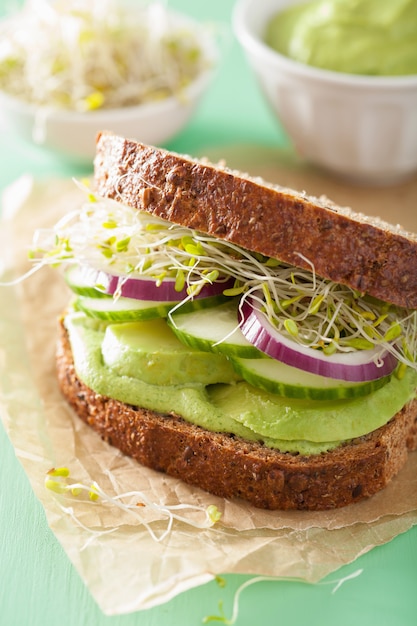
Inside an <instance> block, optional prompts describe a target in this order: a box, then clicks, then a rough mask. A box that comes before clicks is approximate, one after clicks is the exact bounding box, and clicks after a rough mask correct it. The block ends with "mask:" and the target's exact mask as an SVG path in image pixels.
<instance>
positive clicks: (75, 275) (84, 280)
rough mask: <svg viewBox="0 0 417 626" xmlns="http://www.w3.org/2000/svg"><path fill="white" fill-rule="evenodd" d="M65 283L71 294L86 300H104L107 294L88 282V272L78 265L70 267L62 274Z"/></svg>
mask: <svg viewBox="0 0 417 626" xmlns="http://www.w3.org/2000/svg"><path fill="white" fill-rule="evenodd" d="M64 278H65V282H66V283H67V285H68V287H69V288H70V289H71V291H72V292H73V293H75V294H76V295H78V296H85V297H88V298H106V297H107V294H105V293H103V292H102V291H100V290H99V289H97V287H96V285H95V284H94V282H92V281H91V280H89V276H88V272H86V271H85V270H82V269H81V267H80V266H79V265H72V266H71V267H69V268H68V269H67V271H66V272H65V274H64Z"/></svg>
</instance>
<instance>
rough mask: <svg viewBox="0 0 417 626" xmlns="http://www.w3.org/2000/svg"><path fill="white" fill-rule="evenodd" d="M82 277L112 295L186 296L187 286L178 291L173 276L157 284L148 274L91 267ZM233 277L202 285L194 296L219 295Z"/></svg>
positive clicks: (140, 297)
mask: <svg viewBox="0 0 417 626" xmlns="http://www.w3.org/2000/svg"><path fill="white" fill-rule="evenodd" d="M82 273H83V278H84V279H85V280H86V281H88V282H91V284H92V285H99V286H100V291H103V293H106V294H108V295H110V296H113V295H114V294H115V293H117V294H119V295H121V296H123V297H124V298H134V299H135V300H154V301H158V302H180V301H181V300H184V298H187V297H188V294H187V287H184V288H183V289H181V290H180V291H177V290H176V289H175V278H164V279H163V281H162V282H161V284H160V285H159V286H158V285H157V284H156V282H155V279H154V278H151V277H150V276H148V277H146V276H144V277H142V278H137V277H127V276H120V275H116V274H111V273H109V272H107V271H104V270H97V269H95V268H92V267H87V266H84V267H83V268H82ZM233 284H234V281H233V279H230V280H226V281H224V282H213V283H209V282H207V283H206V284H204V285H203V287H202V288H201V290H200V291H199V292H198V293H197V294H196V295H195V296H193V297H194V298H207V297H210V296H217V295H221V294H222V293H223V291H224V290H225V289H227V288H228V287H232V286H233Z"/></svg>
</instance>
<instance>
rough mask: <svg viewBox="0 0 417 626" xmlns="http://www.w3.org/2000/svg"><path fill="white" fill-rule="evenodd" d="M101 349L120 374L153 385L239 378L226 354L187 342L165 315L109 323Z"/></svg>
mask: <svg viewBox="0 0 417 626" xmlns="http://www.w3.org/2000/svg"><path fill="white" fill-rule="evenodd" d="M101 351H102V355H103V361H104V363H105V365H107V366H108V367H110V368H111V369H112V370H113V371H114V372H115V373H116V374H117V375H119V376H130V377H132V378H138V379H140V380H142V381H144V382H146V383H148V384H151V385H183V386H190V385H195V384H199V385H204V386H206V385H211V384H216V383H233V382H236V381H237V380H238V379H239V377H238V375H237V374H236V372H235V370H234V368H233V366H232V364H231V363H230V361H229V360H228V359H227V358H226V357H224V356H222V355H221V354H214V353H213V352H202V351H200V350H193V349H192V348H189V347H188V346H185V345H184V344H183V343H181V341H180V340H179V339H177V337H176V336H175V335H174V333H173V332H172V331H171V329H170V328H169V327H168V325H167V324H166V321H165V320H164V319H154V320H148V321H139V322H127V323H124V324H111V325H109V326H108V327H107V328H106V331H105V334H104V339H103V342H102V346H101Z"/></svg>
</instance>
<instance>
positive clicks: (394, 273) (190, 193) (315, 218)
mask: <svg viewBox="0 0 417 626" xmlns="http://www.w3.org/2000/svg"><path fill="white" fill-rule="evenodd" d="M94 168H95V172H94V184H95V189H96V191H97V193H98V194H99V195H100V196H102V197H107V198H112V199H115V200H118V201H120V202H122V203H124V204H127V205H129V206H131V207H133V208H137V209H140V210H144V211H147V212H149V213H152V214H154V215H157V216H158V217H161V218H164V219H166V220H168V221H171V222H174V223H176V224H180V225H182V226H186V227H188V228H191V229H194V230H197V231H200V232H203V233H206V234H209V235H213V236H215V237H218V238H220V239H225V240H228V241H231V242H233V243H235V244H237V245H240V246H242V247H244V248H246V249H248V250H251V251H254V252H260V253H262V254H264V255H266V256H271V257H274V258H277V259H279V260H281V261H283V262H285V263H288V264H291V265H295V266H297V267H301V268H304V269H312V267H314V271H315V272H316V273H317V275H319V276H321V277H323V278H327V279H330V280H333V281H334V282H337V283H341V284H344V285H348V286H349V287H351V288H352V289H355V290H358V291H359V292H361V293H368V294H370V295H372V296H374V297H376V298H379V299H380V300H384V301H385V302H389V303H391V304H395V305H397V306H400V307H405V308H410V309H417V237H416V236H414V235H412V234H410V233H406V232H404V231H403V230H401V229H400V228H399V227H397V226H394V225H391V224H388V223H386V222H383V221H381V220H378V219H375V218H369V217H367V216H364V215H362V214H358V213H354V212H353V211H352V210H350V209H348V208H342V207H338V206H337V205H335V204H333V203H332V202H330V201H328V200H326V199H322V198H320V199H317V198H313V197H310V196H307V195H305V194H300V193H297V192H295V191H293V190H290V189H285V188H283V187H279V186H277V185H272V184H268V183H265V182H264V181H263V180H261V179H255V178H251V177H250V176H248V175H246V174H242V173H239V172H236V171H232V170H230V169H228V168H226V167H223V166H221V165H213V164H210V163H208V162H205V161H203V160H196V159H192V158H190V157H187V156H181V155H179V154H175V153H172V152H168V151H166V150H163V149H160V148H155V147H151V146H146V145H144V144H141V143H138V142H136V141H133V140H129V139H125V138H123V137H119V136H117V135H114V134H112V133H109V132H102V133H100V134H99V135H98V137H97V148H96V158H95V162H94Z"/></svg>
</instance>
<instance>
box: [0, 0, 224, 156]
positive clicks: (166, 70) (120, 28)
mask: <svg viewBox="0 0 417 626" xmlns="http://www.w3.org/2000/svg"><path fill="white" fill-rule="evenodd" d="M217 53H218V48H217V44H216V36H215V33H214V32H213V31H212V29H210V28H209V26H208V25H203V24H200V23H198V22H196V21H194V20H192V19H191V18H188V17H186V16H184V15H181V14H178V13H174V12H172V11H170V10H168V9H166V8H165V6H164V5H163V4H162V3H160V2H147V3H143V2H135V3H133V2H131V3H128V2H120V1H117V0H28V1H27V3H26V4H25V5H24V6H23V8H22V10H21V11H20V12H19V13H17V14H14V15H12V16H10V17H8V18H7V19H5V20H3V21H2V22H1V23H0V116H1V117H2V118H3V120H2V121H3V123H4V124H5V125H7V127H8V128H13V129H15V131H16V132H17V133H18V134H19V135H20V137H22V138H24V139H25V140H27V141H29V142H31V143H34V144H36V145H38V146H42V147H44V148H47V149H49V150H53V151H54V152H56V153H57V154H60V155H62V156H65V157H67V158H70V159H73V160H77V161H87V162H90V161H91V159H92V158H93V156H94V152H95V137H96V134H97V132H98V131H100V130H111V131H113V132H115V133H117V134H121V135H124V136H128V137H131V138H134V139H138V140H139V141H142V142H143V143H149V144H155V145H157V144H160V143H163V142H165V141H167V140H168V139H170V138H171V137H173V136H175V135H176V134H177V133H178V132H180V130H181V129H182V128H183V127H184V126H185V124H187V122H188V121H189V119H190V117H191V115H192V114H193V113H194V111H195V108H196V106H197V105H198V103H199V101H200V99H201V97H202V96H203V95H204V93H205V92H206V90H207V88H208V87H209V85H210V82H211V79H212V77H213V72H214V69H215V66H216V63H217Z"/></svg>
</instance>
